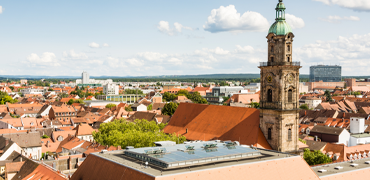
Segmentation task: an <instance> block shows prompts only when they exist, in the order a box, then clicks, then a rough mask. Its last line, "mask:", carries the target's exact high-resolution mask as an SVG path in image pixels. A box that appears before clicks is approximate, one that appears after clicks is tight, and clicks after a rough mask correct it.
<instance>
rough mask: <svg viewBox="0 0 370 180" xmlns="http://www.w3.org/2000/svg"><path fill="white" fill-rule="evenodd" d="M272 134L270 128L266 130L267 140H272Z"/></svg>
mask: <svg viewBox="0 0 370 180" xmlns="http://www.w3.org/2000/svg"><path fill="white" fill-rule="evenodd" d="M271 134H272V133H271V128H269V129H268V136H267V138H268V139H269V140H271V139H272V135H271Z"/></svg>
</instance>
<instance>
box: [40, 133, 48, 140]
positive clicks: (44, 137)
mask: <svg viewBox="0 0 370 180" xmlns="http://www.w3.org/2000/svg"><path fill="white" fill-rule="evenodd" d="M41 138H42V139H46V138H49V136H48V135H46V134H44V135H43V136H41Z"/></svg>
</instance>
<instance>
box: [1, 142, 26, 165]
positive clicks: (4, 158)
mask: <svg viewBox="0 0 370 180" xmlns="http://www.w3.org/2000/svg"><path fill="white" fill-rule="evenodd" d="M13 151H16V152H18V153H19V154H20V153H21V152H22V148H21V147H19V146H18V145H17V143H13V144H12V145H11V146H10V148H9V149H8V150H7V151H5V152H4V154H3V155H2V156H1V157H0V161H3V160H6V158H8V157H9V156H10V154H12V153H13Z"/></svg>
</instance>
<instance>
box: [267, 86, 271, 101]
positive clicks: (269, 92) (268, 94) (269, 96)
mask: <svg viewBox="0 0 370 180" xmlns="http://www.w3.org/2000/svg"><path fill="white" fill-rule="evenodd" d="M267 102H272V90H271V89H269V90H268V91H267Z"/></svg>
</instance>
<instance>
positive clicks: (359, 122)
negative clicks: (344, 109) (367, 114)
mask: <svg viewBox="0 0 370 180" xmlns="http://www.w3.org/2000/svg"><path fill="white" fill-rule="evenodd" d="M350 130H351V133H352V134H361V133H364V132H365V118H361V117H351V121H350Z"/></svg>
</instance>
